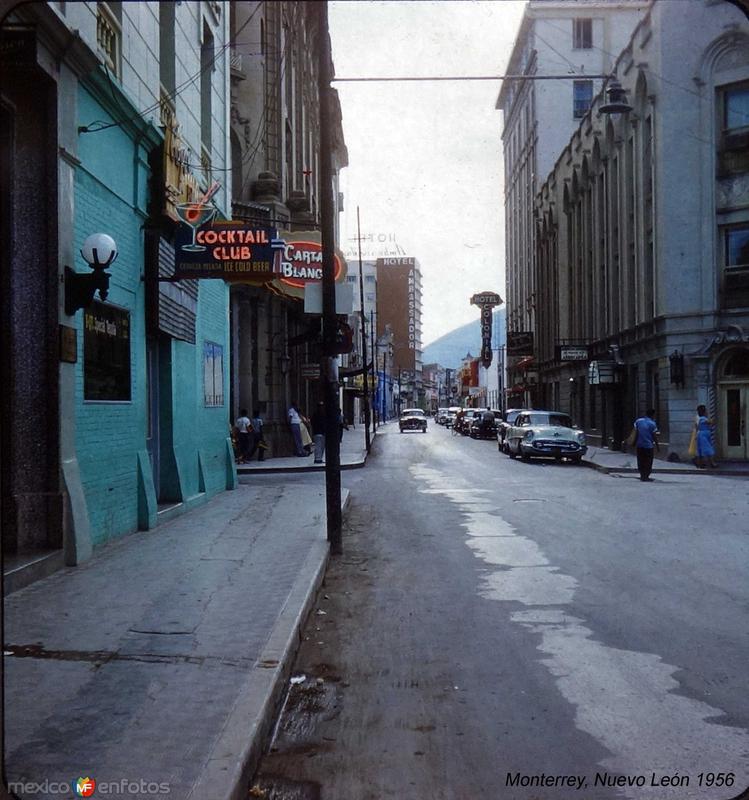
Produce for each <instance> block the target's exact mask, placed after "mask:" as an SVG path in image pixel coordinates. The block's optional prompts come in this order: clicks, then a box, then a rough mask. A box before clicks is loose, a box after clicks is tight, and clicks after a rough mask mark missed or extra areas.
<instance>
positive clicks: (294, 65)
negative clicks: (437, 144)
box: [231, 0, 348, 454]
mask: <svg viewBox="0 0 749 800" xmlns="http://www.w3.org/2000/svg"><path fill="white" fill-rule="evenodd" d="M320 8H321V6H320V4H317V3H304V2H298V0H284V1H283V2H270V0H260V2H254V1H253V2H234V3H232V4H231V31H232V39H233V45H232V57H231V63H232V69H231V147H232V166H233V171H232V199H233V216H234V219H235V220H244V221H248V222H256V223H262V224H265V225H268V226H274V227H276V228H277V229H279V231H280V234H281V236H283V237H285V238H288V237H286V233H285V232H284V231H286V232H291V233H293V234H294V237H292V238H295V239H296V240H306V241H307V242H308V244H307V245H305V247H307V250H308V253H309V254H311V256H312V257H315V255H316V254H317V255H318V256H319V250H320V248H319V241H320V233H319V231H320V213H319V212H320V197H321V191H322V189H323V187H322V185H321V181H320V163H319V152H320V125H319V118H320V116H319V108H320V103H319V85H318V52H319V47H318V42H319V37H320V35H324V36H328V31H327V30H325V31H323V32H322V34H321V32H320V14H319V10H320ZM328 91H329V93H330V94H329V97H330V112H331V115H332V134H333V153H332V155H333V187H332V190H333V198H334V206H335V207H334V219H335V220H336V242H338V240H339V233H338V230H337V223H338V218H339V213H338V212H339V211H340V210H341V195H340V193H339V191H338V173H339V171H340V169H342V168H343V167H344V166H345V165H346V164H347V163H348V155H347V152H346V147H345V144H344V141H343V128H342V122H341V110H340V103H339V101H338V94H337V92H336V91H335V90H332V89H331V90H328ZM325 188H326V189H329V188H331V187H325ZM338 263H339V264H340V265H341V269H340V271H339V275H338V279H339V280H345V262H344V261H343V258H342V256H340V257H339V262H338ZM312 280H316V278H309V277H304V278H299V279H293V280H285V279H279V280H274V281H272V282H269V281H267V280H266V279H263V280H257V281H253V280H248V281H244V282H242V283H241V284H240V283H237V282H235V283H233V284H232V288H231V334H232V354H233V369H232V376H231V379H232V382H231V386H232V388H231V397H232V405H233V408H234V409H235V411H236V410H238V409H239V408H241V407H245V408H247V409H250V410H251V409H253V408H256V409H258V410H259V411H260V413H261V414H262V415H263V416H264V418H265V433H266V438H267V439H268V441H269V442H270V444H271V449H272V452H275V453H277V454H278V453H285V452H291V450H292V448H293V443H292V440H291V436H290V433H289V430H288V425H287V424H286V409H287V408H288V406H289V404H290V403H291V402H292V401H296V402H297V403H298V404H299V406H300V408H302V409H303V410H308V409H311V408H314V405H315V403H316V402H317V400H318V399H319V397H320V391H321V381H320V380H319V373H317V374H316V373H315V369H314V365H315V364H317V363H319V361H320V317H319V315H318V316H313V315H305V313H304V307H303V303H302V300H303V298H304V290H305V288H304V287H305V285H306V283H307V282H309V281H312Z"/></svg>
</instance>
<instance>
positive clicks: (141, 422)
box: [74, 86, 229, 545]
mask: <svg viewBox="0 0 749 800" xmlns="http://www.w3.org/2000/svg"><path fill="white" fill-rule="evenodd" d="M78 103H79V107H78V108H79V120H80V124H88V123H90V122H91V121H92V120H95V119H101V120H104V121H107V120H110V119H111V117H110V116H109V115H108V114H107V112H106V111H105V110H104V108H102V106H100V105H99V104H98V103H97V101H96V100H95V99H94V97H93V96H92V94H91V93H89V92H88V91H87V90H86V89H85V88H84V87H83V86H81V87H80V91H79V97H78ZM79 143H80V147H79V153H78V157H79V159H80V162H81V163H80V166H79V167H78V168H77V170H76V179H75V197H74V201H75V248H76V253H77V252H78V251H79V250H80V247H81V246H82V244H83V241H84V239H85V238H86V237H87V236H89V235H90V234H92V233H97V232H104V233H108V234H110V235H111V236H113V237H114V239H115V241H116V242H117V245H118V249H119V256H118V258H117V260H116V261H115V263H114V264H113V265H112V268H111V269H110V272H111V275H112V277H111V280H110V290H109V297H108V298H107V302H109V303H112V304H114V305H117V306H120V307H122V308H126V309H127V310H129V312H130V324H131V350H130V357H131V400H130V401H129V402H114V403H113V402H96V401H94V402H92V401H86V400H85V399H84V397H83V361H84V355H83V330H82V326H83V312H82V311H79V312H77V314H76V317H75V320H76V326H77V328H78V363H77V367H76V369H77V386H76V414H77V417H76V448H77V454H78V460H79V465H80V470H81V478H82V482H83V487H84V493H85V496H86V504H87V510H88V516H89V521H90V525H91V534H92V540H93V544H94V545H100V544H102V543H104V542H106V541H108V540H109V539H112V538H114V537H117V536H121V535H123V534H126V533H129V532H131V531H134V530H136V529H137V527H138V458H137V454H138V451H141V452H142V451H144V450H145V449H146V435H147V425H148V417H147V410H148V409H147V396H148V394H147V393H148V386H147V381H146V330H145V289H144V283H143V281H142V280H141V276H142V274H143V270H144V232H143V229H142V228H143V224H144V222H145V220H146V203H147V190H148V178H149V169H148V164H147V155H148V154H147V153H146V152H145V151H144V149H143V148H142V146H139V145H137V144H136V142H135V141H134V139H133V138H132V137H131V135H129V134H128V133H126V132H125V131H123V130H122V128H120V127H113V128H110V129H108V130H105V131H101V132H98V133H88V134H82V135H81V136H80V140H79ZM75 268H76V269H77V270H79V271H81V272H85V271H86V269H85V268H84V264H83V261H82V259H81V258H80V256H79V257H78V258H77V259H76V265H75ZM228 294H229V292H228V287H227V286H226V285H225V284H224V283H223V282H222V281H202V282H201V285H200V289H199V299H198V319H197V333H196V344H195V345H191V344H188V343H186V342H180V341H175V340H172V341H171V342H169V343H168V344H167V347H168V348H169V349H170V352H171V359H170V360H171V364H170V369H171V382H172V389H173V392H172V398H171V408H169V409H167V413H166V414H165V415H164V417H165V418H164V419H163V420H162V427H163V426H164V425H168V424H171V425H172V426H173V427H172V434H173V442H174V454H175V457H176V462H177V465H178V467H179V469H178V470H176V471H175V474H173V475H171V479H172V480H174V481H175V482H176V481H177V480H178V481H179V493H180V495H181V497H182V499H184V500H189V499H202V498H204V497H206V496H208V495H210V494H213V493H215V492H217V491H221V490H223V489H225V487H226V444H225V442H226V436H227V432H228V414H229V405H228V404H229V390H228V384H229V363H228V358H229V325H228V307H229V306H228V302H229V300H228ZM206 339H207V340H209V341H212V342H215V343H217V344H221V345H223V348H224V351H223V355H224V404H223V406H220V407H217V408H206V407H205V400H204V391H203V342H204V340H206ZM170 418H171V421H170ZM199 451H201V455H202V460H203V467H204V474H203V481H202V483H203V484H204V487H202V486H201V476H200V474H199V469H198V463H199V456H198V452H199ZM202 488H205V494H203V495H201V489H202Z"/></svg>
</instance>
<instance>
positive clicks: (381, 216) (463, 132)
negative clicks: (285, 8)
mask: <svg viewBox="0 0 749 800" xmlns="http://www.w3.org/2000/svg"><path fill="white" fill-rule="evenodd" d="M523 5H524V2H523V1H522V0H495V1H494V2H470V1H468V0H466V2H448V0H436V2H428V1H426V0H424V1H420V2H400V1H399V0H392V1H391V2H332V3H331V4H330V28H331V36H332V40H333V58H334V61H335V70H336V76H338V77H359V76H378V75H380V76H384V75H390V76H393V75H496V74H500V73H501V72H502V71H503V69H504V67H505V66H506V63H507V59H508V58H509V54H510V49H511V47H512V43H513V41H514V38H515V33H516V31H517V28H518V24H519V21H520V17H521V14H522V7H523ZM334 85H335V86H336V88H337V89H338V91H339V93H340V97H341V105H342V107H343V127H344V135H345V138H346V145H347V147H348V152H349V167H347V168H346V169H345V170H343V173H342V190H343V192H344V195H345V198H344V203H345V211H344V214H343V217H342V225H341V239H342V245H343V248H344V250H346V249H347V246H348V247H355V245H356V242H355V241H352V240H353V238H354V237H355V236H356V206H357V205H358V206H359V207H360V213H361V224H362V233H363V234H365V235H366V234H372V235H373V236H374V237H375V239H374V241H375V242H376V240H377V238H378V237H379V238H380V239H385V238H386V237H389V236H391V235H392V237H393V239H394V241H395V242H397V244H398V245H399V246H400V248H401V250H402V251H403V254H404V255H409V256H415V257H416V258H418V259H419V262H420V263H421V268H422V280H423V287H424V298H423V315H422V323H423V330H422V340H423V344H428V343H429V342H431V341H433V340H434V339H436V338H438V337H439V336H441V335H442V334H443V333H446V332H447V331H449V330H452V329H453V328H455V327H458V326H459V325H463V324H464V323H466V322H470V321H472V320H474V319H478V317H479V311H478V309H477V308H476V307H475V306H471V305H470V304H469V301H470V297H471V295H472V294H474V293H475V292H478V291H496V292H499V294H500V295H502V297H503V298H504V281H505V268H504V218H503V198H502V142H501V139H500V134H501V122H502V115H501V113H500V112H499V111H496V110H495V109H494V105H495V102H496V99H497V94H498V92H499V88H500V83H499V81H473V82H466V81H460V82H457V81H455V82H453V81H451V82H418V83H401V82H399V83H337V84H334ZM385 245H388V246H390V247H391V248H393V247H394V243H393V241H386V242H385V243H384V244H383V245H381V246H385ZM372 246H373V245H372V244H369V243H366V244H365V253H364V258H366V257H367V250H368V248H371V247H372Z"/></svg>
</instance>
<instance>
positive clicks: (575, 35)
mask: <svg viewBox="0 0 749 800" xmlns="http://www.w3.org/2000/svg"><path fill="white" fill-rule="evenodd" d="M572 47H573V48H574V49H575V50H590V49H591V47H593V20H592V19H573V20H572Z"/></svg>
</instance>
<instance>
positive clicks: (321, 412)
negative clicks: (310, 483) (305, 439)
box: [310, 400, 325, 464]
mask: <svg viewBox="0 0 749 800" xmlns="http://www.w3.org/2000/svg"><path fill="white" fill-rule="evenodd" d="M310 422H311V424H312V438H313V439H314V442H315V464H322V457H323V455H325V403H323V401H322V400H321V401H320V402H319V403H318V404H317V408H316V409H315V411H314V413H313V414H312V419H311V420H310Z"/></svg>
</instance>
